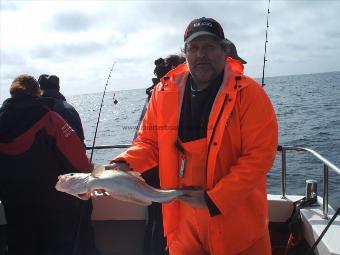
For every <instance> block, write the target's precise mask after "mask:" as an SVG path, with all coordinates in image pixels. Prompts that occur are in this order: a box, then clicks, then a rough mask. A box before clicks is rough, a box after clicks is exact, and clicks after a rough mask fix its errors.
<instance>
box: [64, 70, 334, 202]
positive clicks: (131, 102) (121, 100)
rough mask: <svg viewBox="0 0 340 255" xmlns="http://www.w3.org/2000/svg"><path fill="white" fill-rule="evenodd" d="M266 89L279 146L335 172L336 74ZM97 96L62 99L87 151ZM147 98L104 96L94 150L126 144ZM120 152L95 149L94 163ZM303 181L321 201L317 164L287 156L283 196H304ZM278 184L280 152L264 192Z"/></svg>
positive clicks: (278, 81)
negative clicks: (312, 183)
mask: <svg viewBox="0 0 340 255" xmlns="http://www.w3.org/2000/svg"><path fill="white" fill-rule="evenodd" d="M265 84H266V85H265V86H264V89H265V91H266V92H267V94H268V95H269V97H270V99H271V101H272V103H273V106H274V108H275V111H276V115H277V119H278V123H279V144H280V145H283V146H299V147H305V148H309V149H312V150H315V151H316V152H318V153H319V154H321V155H322V156H323V157H325V158H326V159H328V160H329V161H330V162H332V163H333V164H335V165H336V166H338V167H340V72H329V73H318V74H305V75H293V76H280V77H268V78H266V79H265ZM103 90H104V84H103ZM102 97H103V93H95V94H85V95H75V96H70V97H68V98H67V99H68V101H69V102H70V103H71V104H72V105H73V106H75V108H76V109H77V110H78V112H79V114H80V117H81V119H82V123H83V127H84V132H85V137H86V144H87V145H88V146H91V145H92V143H93V139H94V133H95V130H96V124H97V119H98V115H99V109H100V105H101V100H102ZM146 97H147V95H146V93H145V89H135V90H124V91H109V92H106V94H105V97H104V100H103V106H102V111H101V116H100V121H99V124H98V130H97V135H96V142H95V145H114V144H130V143H131V141H132V140H133V138H134V134H135V131H136V127H137V125H138V121H139V119H140V115H141V111H142V109H143V107H144V104H145V102H146ZM115 99H116V100H118V103H117V104H115V103H114V100H115ZM122 151H123V150H122V149H106V150H94V153H93V161H94V163H96V164H106V163H108V161H109V160H110V159H112V158H113V157H115V156H116V155H118V154H119V153H121V152H122ZM88 153H89V155H90V151H88ZM329 172H330V174H329V201H330V204H331V205H332V206H333V207H334V208H337V207H339V206H340V185H339V184H340V175H338V174H336V173H335V172H333V171H332V170H331V169H329ZM307 179H314V180H316V181H317V182H318V195H319V196H322V192H323V187H322V185H323V164H322V162H321V161H319V160H318V159H316V158H315V157H313V156H312V155H311V154H310V153H308V152H301V151H300V152H294V151H288V152H287V191H286V193H287V194H288V195H293V194H294V195H296V194H297V195H304V194H305V182H306V180H307ZM280 180H281V153H280V152H278V153H277V157H276V160H275V164H274V166H273V168H272V170H271V171H270V172H269V174H268V193H271V194H281V182H280Z"/></svg>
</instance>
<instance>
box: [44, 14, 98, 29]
mask: <svg viewBox="0 0 340 255" xmlns="http://www.w3.org/2000/svg"><path fill="white" fill-rule="evenodd" d="M50 22H51V27H52V28H53V29H55V30H57V31H59V32H67V33H75V32H81V31H86V30H88V29H89V28H90V27H91V26H92V24H93V19H92V17H91V16H90V15H87V14H85V13H84V12H80V11H76V10H72V11H66V12H58V13H56V14H55V15H53V17H52V19H51V21H50Z"/></svg>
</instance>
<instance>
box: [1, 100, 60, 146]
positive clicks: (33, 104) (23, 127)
mask: <svg viewBox="0 0 340 255" xmlns="http://www.w3.org/2000/svg"><path fill="white" fill-rule="evenodd" d="M54 104H55V100H54V99H52V98H41V97H32V96H23V97H19V98H8V99H6V100H5V101H4V103H3V104H2V107H1V108H0V142H10V141H12V140H13V139H14V138H15V137H17V136H18V135H20V134H22V133H24V132H25V131H27V130H28V129H29V128H30V127H32V126H33V124H34V123H35V122H36V121H38V120H39V119H40V118H41V117H42V116H44V114H45V113H46V112H48V111H49V108H52V107H53V106H54Z"/></svg>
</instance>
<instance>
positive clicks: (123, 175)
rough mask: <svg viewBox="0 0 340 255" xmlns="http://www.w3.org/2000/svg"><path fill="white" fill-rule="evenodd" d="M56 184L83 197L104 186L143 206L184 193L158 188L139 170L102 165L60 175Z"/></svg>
mask: <svg viewBox="0 0 340 255" xmlns="http://www.w3.org/2000/svg"><path fill="white" fill-rule="evenodd" d="M55 188H56V190H58V191H61V192H65V193H68V194H70V195H73V196H75V197H78V198H80V199H83V200H87V199H89V198H90V197H91V195H92V196H96V191H98V190H101V191H105V192H106V193H107V194H108V195H110V196H111V197H113V198H115V199H118V200H121V201H126V202H131V203H135V204H138V205H143V206H147V205H150V204H151V203H152V202H158V203H169V202H171V201H173V200H175V199H177V198H179V197H180V196H182V195H183V194H184V193H183V190H180V189H156V188H154V187H152V186H150V185H148V184H147V183H146V182H145V180H144V179H143V178H142V176H141V175H140V173H138V172H135V171H122V170H105V167H104V166H102V165H99V166H96V167H95V168H94V170H93V171H92V173H69V174H64V175H60V176H59V177H58V182H57V183H56V185H55Z"/></svg>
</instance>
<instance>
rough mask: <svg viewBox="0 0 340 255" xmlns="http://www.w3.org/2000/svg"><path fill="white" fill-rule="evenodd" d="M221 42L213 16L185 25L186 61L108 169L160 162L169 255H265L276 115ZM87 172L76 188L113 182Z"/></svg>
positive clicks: (164, 85)
mask: <svg viewBox="0 0 340 255" xmlns="http://www.w3.org/2000/svg"><path fill="white" fill-rule="evenodd" d="M228 45H229V41H228V40H227V39H226V38H225V36H224V32H223V29H222V27H221V25H220V24H219V23H218V22H217V21H216V20H214V19H211V18H205V17H202V18H199V19H195V20H193V21H191V22H190V23H189V25H188V27H187V28H186V30H185V33H184V53H185V56H186V59H187V63H185V64H182V65H179V66H178V67H177V68H175V69H173V70H172V71H170V72H169V73H168V74H167V75H165V76H164V77H163V78H162V79H161V81H160V83H159V84H158V85H157V86H156V87H155V89H154V91H153V94H152V97H151V100H150V102H149V105H148V109H147V112H146V114H145V117H144V119H143V122H142V125H141V128H140V130H139V132H138V136H137V138H136V139H135V140H134V141H133V144H132V146H131V147H130V148H129V149H128V150H127V151H125V152H123V153H122V154H121V155H119V156H118V157H116V158H115V159H114V160H112V162H111V163H112V165H110V166H108V167H107V168H111V169H116V170H124V171H126V170H133V171H138V172H140V173H142V172H144V171H146V170H148V169H151V168H153V167H155V166H157V165H158V166H159V175H160V182H161V188H162V189H166V190H169V189H170V190H171V191H170V192H172V195H174V196H172V197H169V199H165V200H163V202H167V201H171V200H173V199H174V198H176V197H177V198H179V199H177V200H174V201H172V202H170V203H163V222H164V235H165V236H166V237H167V242H168V248H169V251H170V255H184V254H195V255H208V254H212V255H225V254H228V255H236V254H237V255H258V254H261V255H269V254H271V247H270V239H269V233H268V215H267V214H268V212H267V197H266V174H267V173H268V171H269V170H270V168H271V167H272V164H273V162H274V158H275V155H276V148H277V140H278V138H277V137H278V127H277V121H276V117H275V112H274V110H273V107H272V104H271V102H270V100H269V98H268V96H267V95H266V93H265V92H264V90H263V89H262V87H261V86H260V85H259V84H258V83H257V82H256V81H255V80H253V79H251V78H250V77H248V76H245V75H244V74H243V65H242V64H243V63H244V61H243V59H241V58H240V57H239V56H238V55H237V54H234V56H233V57H232V58H231V57H227V56H228V55H229V54H228V50H229V48H228ZM126 174H128V173H126ZM94 175H95V174H94ZM92 177H93V178H92V180H88V182H87V183H86V184H85V188H84V189H83V190H82V193H87V194H89V192H91V191H92V190H95V189H98V188H102V189H105V190H108V191H109V193H110V190H112V189H113V186H114V185H113V184H112V181H113V179H114V177H113V175H111V177H108V178H111V184H110V182H109V179H106V181H104V179H105V178H94V177H95V176H92ZM60 178H61V181H66V179H65V178H67V177H60ZM63 178H64V179H63ZM98 179H102V180H98ZM95 182H97V184H96V185H95V184H94V183H95ZM104 182H105V183H104ZM66 183H67V181H66ZM110 194H111V193H110ZM112 194H113V193H112ZM136 198H137V200H139V201H144V200H145V197H144V198H143V197H136ZM152 199H153V198H151V200H152ZM146 200H147V199H146ZM160 202H162V201H160Z"/></svg>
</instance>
